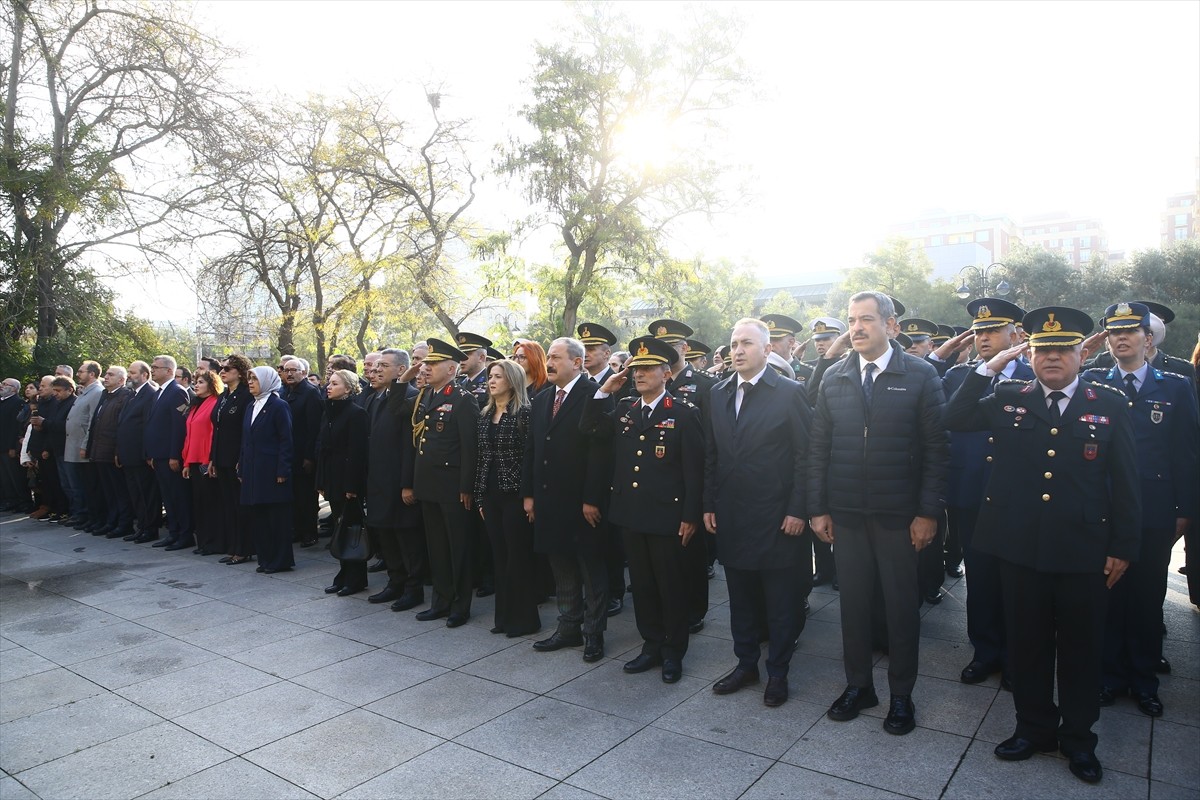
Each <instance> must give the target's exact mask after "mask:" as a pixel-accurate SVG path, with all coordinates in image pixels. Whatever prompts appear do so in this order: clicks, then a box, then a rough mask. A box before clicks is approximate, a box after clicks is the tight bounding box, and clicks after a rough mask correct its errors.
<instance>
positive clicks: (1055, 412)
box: [1050, 392, 1066, 425]
mask: <svg viewBox="0 0 1200 800" xmlns="http://www.w3.org/2000/svg"><path fill="white" fill-rule="evenodd" d="M1065 397H1066V395H1065V394H1063V393H1062V392H1051V393H1050V424H1051V425H1057V424H1058V423H1059V422H1060V421H1061V420H1062V411H1060V410H1059V408H1058V401H1059V400H1062V399H1063V398H1065Z"/></svg>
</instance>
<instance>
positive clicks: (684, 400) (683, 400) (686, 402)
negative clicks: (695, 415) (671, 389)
mask: <svg viewBox="0 0 1200 800" xmlns="http://www.w3.org/2000/svg"><path fill="white" fill-rule="evenodd" d="M672 397H674V398H675V402H676V403H678V404H679V405H681V406H687V407H688V408H699V407H700V406H698V405H696V404H695V403H693V402H692V401H691V400H690V399H689V398H688V397H686V396H684V395H672Z"/></svg>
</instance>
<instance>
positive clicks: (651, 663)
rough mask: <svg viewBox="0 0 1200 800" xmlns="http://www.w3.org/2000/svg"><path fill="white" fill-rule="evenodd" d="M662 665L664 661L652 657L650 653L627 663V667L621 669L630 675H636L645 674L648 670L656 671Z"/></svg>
mask: <svg viewBox="0 0 1200 800" xmlns="http://www.w3.org/2000/svg"><path fill="white" fill-rule="evenodd" d="M661 663H662V659H660V658H658V657H657V656H652V655H650V654H649V653H642V654H641V655H640V656H638V657H637V658H635V659H634V660H633V661H626V662H625V666H623V667H621V669H622V670H624V671H625V672H628V673H629V674H630V675H636V674H637V673H639V672H645V671H646V670H650V669H654V668H655V667H657V666H658V665H659V664H661Z"/></svg>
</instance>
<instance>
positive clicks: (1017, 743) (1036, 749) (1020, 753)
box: [992, 736, 1058, 761]
mask: <svg viewBox="0 0 1200 800" xmlns="http://www.w3.org/2000/svg"><path fill="white" fill-rule="evenodd" d="M1057 748H1058V743H1057V742H1051V743H1050V744H1038V743H1037V742H1031V741H1029V740H1028V739H1023V738H1021V737H1020V736H1013V737H1011V738H1008V739H1005V740H1004V741H1003V742H1001V743H1000V744H998V745H996V749H995V750H993V751H992V752H993V753H995V754H996V758H999V759H1003V760H1004V761H1024V760H1026V759H1028V758H1033V754H1034V753H1049V752H1052V751H1054V750H1055V749H1057Z"/></svg>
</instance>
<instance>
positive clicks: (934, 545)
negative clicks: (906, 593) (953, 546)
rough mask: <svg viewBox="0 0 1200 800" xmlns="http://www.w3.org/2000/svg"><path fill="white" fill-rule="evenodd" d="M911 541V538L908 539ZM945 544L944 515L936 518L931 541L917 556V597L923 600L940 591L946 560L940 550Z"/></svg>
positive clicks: (944, 574)
mask: <svg viewBox="0 0 1200 800" xmlns="http://www.w3.org/2000/svg"><path fill="white" fill-rule="evenodd" d="M909 541H911V536H910V538H909ZM945 542H946V515H945V514H942V515H941V516H939V517H938V524H937V532H936V533H934V535H933V541H931V542H930V543H929V544H927V545H925V547H924V548H922V549H921V552H920V553H918V554H917V595H918V597H921V598H924V597H928V596H929V595H932V594H936V593H937V592H939V591H941V588H942V581H943V580H944V579H945V577H946V560H945V555H944V554H943V552H942V548H943V547H944V546H945Z"/></svg>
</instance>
